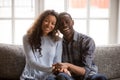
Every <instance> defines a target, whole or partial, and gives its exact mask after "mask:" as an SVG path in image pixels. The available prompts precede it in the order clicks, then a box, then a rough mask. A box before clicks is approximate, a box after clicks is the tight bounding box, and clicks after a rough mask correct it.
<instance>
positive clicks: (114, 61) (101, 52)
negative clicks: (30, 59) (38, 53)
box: [0, 43, 120, 80]
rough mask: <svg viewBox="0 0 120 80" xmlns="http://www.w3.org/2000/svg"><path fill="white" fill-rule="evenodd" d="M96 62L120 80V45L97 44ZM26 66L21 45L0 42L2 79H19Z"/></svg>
mask: <svg viewBox="0 0 120 80" xmlns="http://www.w3.org/2000/svg"><path fill="white" fill-rule="evenodd" d="M95 63H96V64H97V65H98V68H99V73H102V74H104V75H106V76H107V78H108V79H109V80H120V45H107V46H99V47H98V46H97V48H96V50H95ZM24 66H25V57H24V51H23V48H22V46H21V45H10V44H2V43H0V80H19V77H20V75H21V72H22V70H23V68H24Z"/></svg>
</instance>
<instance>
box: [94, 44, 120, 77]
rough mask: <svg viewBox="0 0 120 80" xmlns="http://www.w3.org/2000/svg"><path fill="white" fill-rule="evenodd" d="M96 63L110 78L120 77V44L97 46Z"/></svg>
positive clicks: (101, 71)
mask: <svg viewBox="0 0 120 80" xmlns="http://www.w3.org/2000/svg"><path fill="white" fill-rule="evenodd" d="M95 63H96V65H97V66H98V70H99V72H100V73H102V74H105V75H106V76H107V77H108V78H109V79H114V78H120V45H107V46H99V47H97V48H96V51H95Z"/></svg>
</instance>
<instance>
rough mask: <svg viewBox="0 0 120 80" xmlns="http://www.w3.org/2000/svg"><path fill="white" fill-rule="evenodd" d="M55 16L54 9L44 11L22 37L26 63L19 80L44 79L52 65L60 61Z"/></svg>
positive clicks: (60, 45)
mask: <svg viewBox="0 0 120 80" xmlns="http://www.w3.org/2000/svg"><path fill="white" fill-rule="evenodd" d="M57 17H58V13H57V12H55V11H54V10H46V11H44V12H43V13H42V14H41V15H40V16H39V17H38V19H37V20H36V21H35V22H34V24H33V26H32V27H31V28H30V29H29V30H28V32H27V34H26V35H25V36H24V37H23V46H24V51H25V57H26V65H25V68H24V71H23V73H22V75H21V77H20V79H21V80H45V79H46V78H47V77H48V76H50V75H52V71H53V69H54V67H52V65H53V64H55V63H57V62H61V53H62V43H61V39H60V38H59V35H58V31H57V26H56V24H57V19H58V18H57Z"/></svg>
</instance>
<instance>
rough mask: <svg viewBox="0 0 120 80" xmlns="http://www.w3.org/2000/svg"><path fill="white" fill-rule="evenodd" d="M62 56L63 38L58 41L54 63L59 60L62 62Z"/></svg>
mask: <svg viewBox="0 0 120 80" xmlns="http://www.w3.org/2000/svg"><path fill="white" fill-rule="evenodd" d="M61 57H62V39H60V40H59V41H58V42H57V46H56V53H55V58H54V61H53V64H55V63H57V62H61Z"/></svg>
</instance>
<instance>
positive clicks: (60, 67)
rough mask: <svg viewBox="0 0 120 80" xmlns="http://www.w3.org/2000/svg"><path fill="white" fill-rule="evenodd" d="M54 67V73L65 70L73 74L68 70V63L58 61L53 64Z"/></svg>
mask: <svg viewBox="0 0 120 80" xmlns="http://www.w3.org/2000/svg"><path fill="white" fill-rule="evenodd" d="M53 67H54V69H53V73H55V74H56V73H57V74H58V73H59V72H64V73H67V74H68V75H70V76H71V74H70V71H69V70H68V65H67V63H56V64H53Z"/></svg>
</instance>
